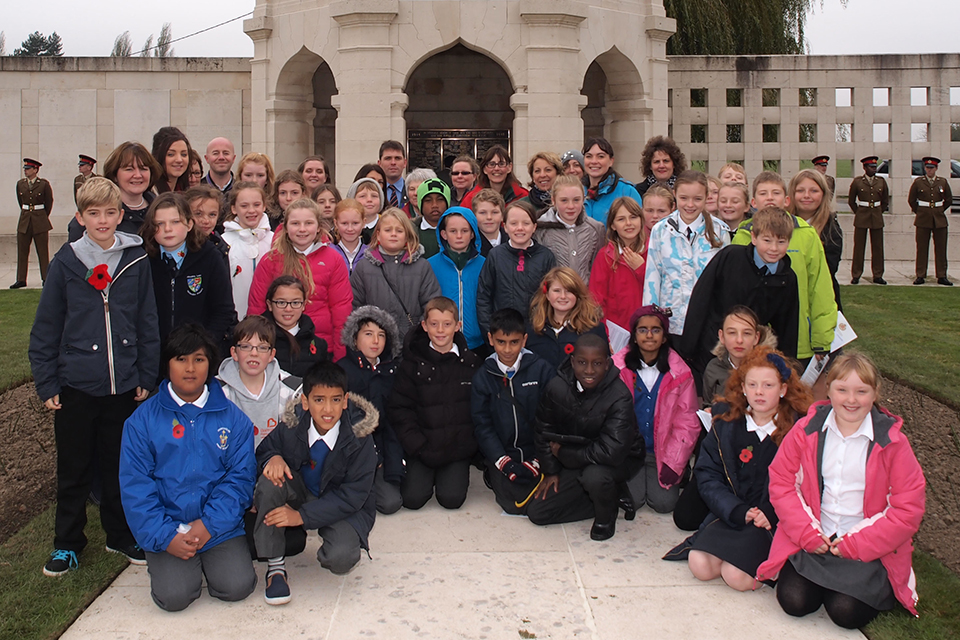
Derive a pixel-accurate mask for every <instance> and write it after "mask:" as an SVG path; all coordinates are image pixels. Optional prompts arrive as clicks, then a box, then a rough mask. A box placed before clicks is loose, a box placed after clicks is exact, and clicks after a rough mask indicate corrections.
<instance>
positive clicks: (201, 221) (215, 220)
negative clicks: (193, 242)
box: [183, 184, 230, 271]
mask: <svg viewBox="0 0 960 640" xmlns="http://www.w3.org/2000/svg"><path fill="white" fill-rule="evenodd" d="M183 197H184V198H185V199H186V201H187V206H189V207H190V215H191V216H192V217H193V225H194V226H195V227H196V228H197V230H198V231H199V232H200V236H201V237H203V238H206V239H207V240H209V241H210V243H211V244H212V245H213V246H214V247H215V248H216V249H217V252H218V253H219V254H220V257H221V258H223V264H225V265H226V267H227V271H230V245H228V244H227V243H226V241H225V240H224V239H223V236H221V235H220V234H219V233H218V232H217V225H219V224H220V211H221V209H222V208H223V194H222V193H220V189H217V188H216V187H211V186H210V185H208V184H198V185H197V186H195V187H190V188H189V189H187V191H186V193H184V194H183Z"/></svg>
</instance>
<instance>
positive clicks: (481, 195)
mask: <svg viewBox="0 0 960 640" xmlns="http://www.w3.org/2000/svg"><path fill="white" fill-rule="evenodd" d="M481 202H487V203H489V204H492V205H494V206H495V207H498V208H499V209H500V215H501V216H504V215H506V213H507V212H506V211H505V210H504V209H506V206H507V205H506V203H505V202H504V201H503V196H502V195H500V193H499V192H497V191H494V190H493V189H480V191H478V192H477V194H476V195H475V196H473V202H471V203H470V204H471V208H472V209H473V212H474V213H476V212H477V204H479V203H481Z"/></svg>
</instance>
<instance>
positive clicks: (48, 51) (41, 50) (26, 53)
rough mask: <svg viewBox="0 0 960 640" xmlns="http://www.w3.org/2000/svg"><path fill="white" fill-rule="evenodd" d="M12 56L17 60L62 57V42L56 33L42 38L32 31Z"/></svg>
mask: <svg viewBox="0 0 960 640" xmlns="http://www.w3.org/2000/svg"><path fill="white" fill-rule="evenodd" d="M13 55H15V56H17V57H19V58H28V57H36V56H62V55H63V41H62V40H61V39H60V36H59V35H58V34H57V32H56V31H54V32H53V33H51V34H50V35H49V36H44V35H43V34H42V33H40V32H39V31H34V32H33V33H31V34H30V35H29V36H27V39H26V40H24V41H23V42H21V43H20V46H19V47H17V48H16V49H14V50H13Z"/></svg>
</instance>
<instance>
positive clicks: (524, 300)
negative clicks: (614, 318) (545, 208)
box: [477, 202, 557, 335]
mask: <svg viewBox="0 0 960 640" xmlns="http://www.w3.org/2000/svg"><path fill="white" fill-rule="evenodd" d="M504 228H505V229H506V232H507V236H508V237H509V240H508V241H507V242H504V243H502V244H499V245H497V246H496V247H494V248H493V249H491V250H490V253H489V254H487V261H486V262H484V263H483V269H481V270H480V283H479V286H478V287H477V320H478V321H479V323H480V331H481V333H482V335H486V334H487V328H488V326H489V322H490V315H491V314H492V313H493V312H494V311H496V310H498V309H505V308H508V307H509V308H511V309H516V310H517V311H519V312H520V313H521V314H522V315H523V319H524V320H526V319H527V318H528V317H529V315H530V300H531V299H532V298H533V294H534V293H535V292H536V291H537V290H538V289H539V288H540V287H541V283H542V281H543V277H544V276H545V275H547V272H548V271H550V270H551V269H553V268H554V267H555V266H557V259H556V258H555V257H554V255H553V252H552V251H550V249H548V248H547V247H545V246H543V245H541V244H538V243H536V242H534V241H533V234H534V232H535V231H536V230H537V216H536V214H535V213H534V211H533V207H531V206H530V205H529V204H528V203H526V202H514V203H513V204H510V205H507V211H506V216H505V222H504Z"/></svg>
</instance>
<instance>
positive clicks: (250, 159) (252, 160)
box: [237, 152, 275, 192]
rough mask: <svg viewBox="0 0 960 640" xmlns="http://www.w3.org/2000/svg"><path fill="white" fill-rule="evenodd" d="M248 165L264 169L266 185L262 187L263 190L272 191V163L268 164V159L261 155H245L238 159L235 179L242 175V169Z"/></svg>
mask: <svg viewBox="0 0 960 640" xmlns="http://www.w3.org/2000/svg"><path fill="white" fill-rule="evenodd" d="M248 164H259V165H261V166H262V167H263V168H264V169H266V170H267V184H266V185H265V186H264V190H266V191H267V192H271V191H273V180H274V175H275V174H274V173H273V163H272V162H270V158H269V157H267V156H266V155H265V154H262V153H256V152H254V153H247V154H245V155H244V156H243V157H242V158H240V164H238V165H237V178H238V179H239V178H240V176H241V175H242V174H243V168H244V167H245V166H246V165H248Z"/></svg>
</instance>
